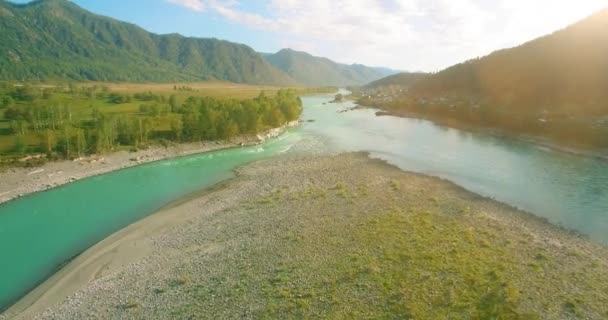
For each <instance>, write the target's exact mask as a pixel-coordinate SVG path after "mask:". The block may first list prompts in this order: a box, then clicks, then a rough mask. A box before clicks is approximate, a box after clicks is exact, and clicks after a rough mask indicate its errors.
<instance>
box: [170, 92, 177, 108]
mask: <svg viewBox="0 0 608 320" xmlns="http://www.w3.org/2000/svg"><path fill="white" fill-rule="evenodd" d="M169 105H170V106H171V112H175V110H177V108H178V104H177V97H176V96H175V95H174V94H172V95H171V97H169Z"/></svg>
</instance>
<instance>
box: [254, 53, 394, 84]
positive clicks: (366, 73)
mask: <svg viewBox="0 0 608 320" xmlns="http://www.w3.org/2000/svg"><path fill="white" fill-rule="evenodd" d="M262 56H263V57H264V59H266V60H267V61H268V62H270V64H272V65H273V66H275V67H276V68H278V69H279V70H282V71H283V72H285V73H286V74H288V75H289V76H290V77H292V78H293V79H295V80H296V81H297V82H299V83H301V84H304V85H308V86H350V85H363V84H366V83H369V82H371V81H374V80H377V79H380V78H383V77H386V76H387V75H390V74H394V73H396V72H395V71H393V70H390V69H387V68H374V67H367V66H364V65H360V64H352V65H346V64H341V63H336V62H334V61H331V60H329V59H327V58H322V57H315V56H313V55H310V54H308V53H306V52H301V51H295V50H292V49H283V50H281V51H279V52H277V53H274V54H262Z"/></svg>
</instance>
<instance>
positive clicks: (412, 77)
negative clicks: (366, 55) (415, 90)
mask: <svg viewBox="0 0 608 320" xmlns="http://www.w3.org/2000/svg"><path fill="white" fill-rule="evenodd" d="M427 76H428V74H427V73H422V72H401V73H397V74H393V75H390V76H388V77H385V78H382V79H380V80H376V81H373V82H370V83H368V84H367V85H365V89H377V88H383V87H391V86H395V87H399V88H405V89H407V88H410V87H411V86H412V85H413V84H414V83H416V82H418V81H420V80H422V79H424V78H426V77H427Z"/></svg>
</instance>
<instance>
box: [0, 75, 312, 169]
mask: <svg viewBox="0 0 608 320" xmlns="http://www.w3.org/2000/svg"><path fill="white" fill-rule="evenodd" d="M23 88H27V90H24V89H23ZM37 91H38V88H37V87H27V86H15V85H6V84H2V85H0V101H3V100H4V98H5V97H10V98H11V99H13V97H17V98H16V99H15V100H14V101H15V103H12V105H11V106H10V107H8V108H6V109H5V110H4V116H3V117H4V119H2V116H0V121H2V120H5V121H9V122H8V123H9V124H10V126H9V127H8V128H7V129H5V130H4V131H1V132H0V138H1V137H2V135H4V136H14V138H13V139H8V140H1V141H6V142H8V143H10V145H0V151H3V152H5V153H10V154H17V155H19V154H23V153H25V152H27V151H28V146H31V147H32V150H31V151H38V152H42V153H46V154H49V155H53V156H55V155H58V156H60V157H64V158H73V157H77V156H82V155H84V154H88V153H103V152H109V151H112V150H115V149H118V148H122V147H127V146H131V147H135V148H139V147H143V146H147V145H149V144H153V143H159V142H161V141H165V142H166V141H175V142H193V141H202V140H218V139H226V140H227V139H232V138H234V137H236V136H239V135H248V134H250V135H253V134H256V133H259V132H261V131H264V130H267V129H270V128H275V127H279V126H282V125H284V124H285V123H286V122H288V121H293V120H297V119H298V117H299V116H300V113H301V112H302V106H301V101H300V99H299V97H298V96H297V92H296V91H295V90H291V89H281V90H278V91H277V93H276V95H274V96H266V95H264V94H260V95H259V96H258V97H256V98H253V99H245V100H236V99H217V98H211V97H205V96H202V97H201V96H198V97H196V96H192V97H189V98H188V99H186V100H185V101H184V102H183V103H181V104H180V103H179V102H178V98H177V96H176V95H171V96H170V97H168V98H167V97H166V96H164V95H162V94H154V93H152V92H143V93H135V94H133V95H128V94H119V93H115V92H110V91H109V90H108V89H107V88H100V87H82V88H78V87H75V86H70V87H68V88H66V87H62V86H54V87H50V89H49V88H47V89H45V91H46V92H47V93H46V96H47V97H46V98H45V97H44V94H40V95H30V94H24V93H25V92H37ZM93 106H95V107H93ZM137 106H139V107H137ZM0 115H1V114H0ZM0 123H1V122H0Z"/></svg>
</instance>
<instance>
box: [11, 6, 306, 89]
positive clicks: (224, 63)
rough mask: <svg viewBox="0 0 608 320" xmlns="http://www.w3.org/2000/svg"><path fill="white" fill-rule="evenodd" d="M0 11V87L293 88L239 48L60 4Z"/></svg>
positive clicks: (253, 54) (279, 74) (251, 53)
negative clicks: (211, 83)
mask: <svg viewBox="0 0 608 320" xmlns="http://www.w3.org/2000/svg"><path fill="white" fill-rule="evenodd" d="M0 4H1V6H0V8H2V12H1V13H0V14H1V15H2V16H3V19H2V20H1V21H0V30H1V31H0V36H2V38H3V40H4V41H3V43H2V44H0V48H1V49H2V50H0V79H1V80H24V81H30V80H48V79H54V78H58V79H69V80H94V81H156V82H160V81H198V80H225V81H232V82H238V83H256V84H276V85H292V84H295V81H293V79H291V78H290V77H288V76H287V75H285V74H284V73H282V72H281V71H279V70H277V69H276V68H274V67H272V66H271V65H270V64H269V63H268V62H266V61H265V60H264V59H262V58H261V56H260V55H259V54H257V52H255V51H254V50H253V49H251V48H250V47H248V46H246V45H244V44H238V43H233V42H229V41H225V40H218V39H215V38H194V37H184V36H182V35H179V34H175V33H173V34H166V35H159V34H155V33H151V32H148V31H146V30H144V29H143V28H141V27H139V26H137V25H135V24H132V23H128V22H123V21H119V20H116V19H113V18H111V17H106V16H101V15H97V14H95V13H91V12H89V11H87V10H85V9H82V8H81V7H79V6H78V5H76V4H74V3H72V2H70V1H67V0H37V1H33V2H30V3H27V4H14V3H11V2H8V1H5V0H2V1H0ZM118 66H120V67H118Z"/></svg>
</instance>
